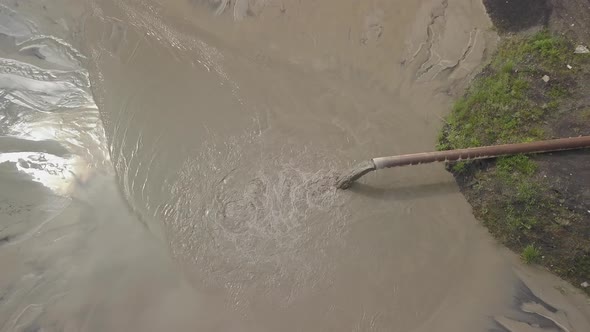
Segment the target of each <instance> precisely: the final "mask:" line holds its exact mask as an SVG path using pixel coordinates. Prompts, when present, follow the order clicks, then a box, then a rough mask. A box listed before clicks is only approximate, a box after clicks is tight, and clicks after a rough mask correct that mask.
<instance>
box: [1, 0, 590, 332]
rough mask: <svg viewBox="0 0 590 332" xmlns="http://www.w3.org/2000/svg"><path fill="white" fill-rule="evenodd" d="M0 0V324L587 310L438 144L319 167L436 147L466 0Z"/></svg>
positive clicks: (263, 327) (442, 325) (463, 30)
mask: <svg viewBox="0 0 590 332" xmlns="http://www.w3.org/2000/svg"><path fill="white" fill-rule="evenodd" d="M64 10H65V14H64ZM1 13H2V14H3V15H5V16H3V17H2V20H1V23H2V29H3V30H2V31H0V32H1V33H2V34H3V36H6V37H3V39H2V51H3V53H2V58H3V59H4V60H3V61H8V60H12V61H18V63H15V62H11V63H7V62H5V63H6V64H3V67H2V68H5V69H3V71H2V76H0V84H2V89H3V90H2V91H3V95H2V98H4V99H3V104H2V105H3V109H2V112H3V113H2V114H3V117H2V118H0V120H1V121H2V122H0V124H2V127H0V129H2V130H3V132H2V135H3V136H2V140H3V141H0V143H2V145H1V146H0V147H1V148H2V150H1V151H0V152H2V154H1V155H0V156H1V158H2V159H1V160H0V161H1V162H3V163H2V164H0V167H2V173H1V174H2V176H3V177H2V190H0V194H1V195H2V197H3V200H2V201H0V202H1V204H4V205H6V207H4V206H0V207H2V209H1V210H0V213H2V216H3V217H2V218H3V219H2V224H1V226H2V227H3V228H2V229H0V232H2V233H0V235H1V236H0V238H1V239H3V240H2V241H0V266H2V271H10V272H9V273H4V272H3V273H2V275H1V276H0V289H1V290H2V291H1V292H0V328H1V330H2V331H13V330H17V331H18V330H27V331H35V330H49V331H53V330H55V331H62V330H65V331H70V330H71V331H129V330H142V331H143V330H149V331H161V330H164V329H175V330H203V331H234V330H235V331H326V330H334V331H350V330H352V331H392V330H393V331H433V330H436V331H585V330H588V328H589V325H588V324H589V319H590V318H589V317H590V308H589V304H588V301H587V299H585V298H584V297H583V296H581V295H579V294H578V293H577V292H576V291H575V290H573V288H572V287H571V286H569V285H567V284H565V283H563V282H562V281H560V280H557V279H555V278H553V277H551V276H549V275H547V274H546V273H545V272H542V271H537V270H531V269H529V268H524V267H522V266H520V265H519V263H518V261H517V259H515V258H514V257H513V256H512V255H510V254H508V253H506V252H505V251H504V250H502V249H501V248H500V247H499V246H498V245H496V244H495V243H494V241H493V240H492V239H491V238H490V237H489V235H488V234H487V233H486V232H485V230H484V229H482V228H481V227H480V226H479V225H478V223H477V221H476V220H475V219H474V217H473V216H472V214H471V211H470V208H469V206H468V204H467V203H466V202H465V200H464V199H463V197H462V196H461V195H460V194H459V192H458V190H457V188H456V186H455V184H454V182H453V179H452V178H451V177H450V176H449V175H448V174H447V173H446V172H445V171H444V169H443V168H442V166H440V165H429V166H419V167H413V168H406V169H398V170H391V171H383V172H377V173H375V174H371V175H369V176H367V177H366V178H363V180H362V183H360V184H358V185H356V186H354V187H353V188H352V189H351V190H350V191H346V192H343V191H338V190H335V189H334V188H333V186H332V183H333V181H334V179H335V177H336V176H337V175H338V174H339V171H341V170H346V169H348V167H349V166H352V165H354V164H356V163H357V162H358V161H360V160H363V159H367V158H370V157H375V156H380V155H391V154H398V153H405V152H415V151H424V150H431V149H432V148H433V145H434V142H435V139H436V132H437V129H438V128H439V126H440V124H441V117H442V116H443V115H444V114H445V113H446V112H447V110H448V107H449V105H450V103H451V101H452V99H453V96H455V95H456V94H457V93H458V92H459V91H461V89H462V88H464V86H465V85H466V83H467V82H468V80H469V78H470V77H471V75H473V73H474V70H476V69H477V68H478V66H479V65H480V64H481V63H482V62H483V61H485V59H486V57H487V54H488V53H490V52H491V51H493V48H494V45H495V43H496V40H497V36H496V35H495V34H494V33H493V32H492V31H491V29H490V22H489V20H488V18H487V16H486V15H485V10H484V8H483V7H482V5H481V3H480V2H479V1H476V0H474V1H468V0H457V1H395V2H392V1H377V0H375V1H367V2H356V1H348V0H347V1H341V0H339V1H337V0H325V1H321V2H316V1H304V0H302V1H290V2H281V1H274V0H266V1H262V0H260V1H245V0H238V1H235V2H234V1H231V2H230V1H225V0H210V1H186V0H174V1H155V0H154V1H148V0H128V1H117V0H88V1H86V2H80V1H67V0H63V1H61V2H55V3H53V4H52V5H51V6H50V5H49V4H47V5H44V4H43V3H39V2H34V1H31V2H28V1H19V2H18V6H16V5H15V3H13V2H10V3H8V2H6V3H5V6H4V7H2V12H1ZM47 36H51V38H49V37H47ZM90 92H92V95H93V97H94V99H92V97H91V95H90ZM96 105H98V106H96ZM99 117H100V120H102V121H99ZM113 170H114V171H113ZM49 175H53V178H51V177H50V176H49ZM5 220H9V222H6V221H5Z"/></svg>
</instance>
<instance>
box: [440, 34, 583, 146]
mask: <svg viewBox="0 0 590 332" xmlns="http://www.w3.org/2000/svg"><path fill="white" fill-rule="evenodd" d="M574 60H575V58H574V57H573V53H572V52H571V47H570V46H569V44H568V43H567V42H566V41H565V40H564V39H562V38H560V37H552V36H551V35H550V34H549V33H548V32H545V31H543V32H540V33H538V34H536V35H535V36H533V37H532V38H529V39H523V38H518V37H512V38H509V39H507V40H506V41H505V42H504V44H503V45H501V47H500V49H499V50H498V54H497V56H496V57H495V58H494V60H493V61H492V62H491V63H490V65H489V66H488V67H487V68H486V69H485V70H484V71H483V72H482V73H481V75H480V76H479V77H478V78H477V79H476V81H475V82H474V83H473V85H472V87H471V89H469V91H468V92H467V93H466V95H465V96H464V97H462V98H461V99H459V100H458V101H457V102H456V104H455V106H454V107H453V111H452V113H451V115H450V116H449V117H448V118H447V125H446V126H445V128H444V129H443V132H442V135H441V139H440V140H439V144H438V149H440V150H449V149H458V148H467V147H475V146H482V145H493V144H501V143H514V142H525V141H532V140H537V139H540V138H543V137H545V136H546V134H545V129H544V121H545V120H547V119H549V118H551V117H554V116H555V115H556V107H557V105H558V103H559V101H560V100H561V99H562V98H564V97H566V96H567V95H568V93H567V91H568V89H567V83H568V82H564V78H565V77H564V76H567V75H568V74H569V73H568V71H569V69H568V68H567V64H573V63H574V62H575V61H574ZM545 75H547V76H548V77H549V81H548V82H544V81H543V80H542V78H543V77H544V76H545ZM566 81H567V80H566ZM533 89H534V90H539V92H540V93H539V94H538V95H531V94H530V93H528V92H530V91H531V90H533Z"/></svg>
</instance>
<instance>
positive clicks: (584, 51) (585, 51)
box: [574, 45, 590, 54]
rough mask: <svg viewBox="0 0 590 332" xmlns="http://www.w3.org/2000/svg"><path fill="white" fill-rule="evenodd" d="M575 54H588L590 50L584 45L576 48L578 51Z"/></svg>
mask: <svg viewBox="0 0 590 332" xmlns="http://www.w3.org/2000/svg"><path fill="white" fill-rule="evenodd" d="M574 53H575V54H588V53H590V50H589V49H588V47H586V46H584V45H578V46H576V50H575V51H574Z"/></svg>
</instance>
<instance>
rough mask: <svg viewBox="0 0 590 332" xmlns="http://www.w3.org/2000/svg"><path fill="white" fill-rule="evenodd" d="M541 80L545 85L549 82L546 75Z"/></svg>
mask: <svg viewBox="0 0 590 332" xmlns="http://www.w3.org/2000/svg"><path fill="white" fill-rule="evenodd" d="M542 80H543V82H545V83H547V82H549V76H547V75H545V76H543V78H542Z"/></svg>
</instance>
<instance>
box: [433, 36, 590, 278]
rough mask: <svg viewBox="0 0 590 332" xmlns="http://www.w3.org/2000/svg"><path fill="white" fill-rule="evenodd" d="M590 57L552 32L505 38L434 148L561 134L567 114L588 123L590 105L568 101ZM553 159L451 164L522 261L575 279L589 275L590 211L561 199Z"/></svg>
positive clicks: (478, 211)
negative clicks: (574, 207) (570, 104)
mask: <svg viewBox="0 0 590 332" xmlns="http://www.w3.org/2000/svg"><path fill="white" fill-rule="evenodd" d="M589 58H590V57H588V56H579V55H575V54H574V53H573V45H572V44H570V43H569V42H568V41H567V40H565V39H564V38H563V37H560V36H557V37H556V36H552V35H551V34H550V33H549V32H547V31H542V32H539V33H537V34H535V35H533V36H529V37H519V36H516V37H505V39H504V41H503V42H502V44H501V45H500V47H499V49H498V52H497V54H496V55H495V56H494V57H493V59H492V60H491V62H490V63H489V65H488V66H487V67H486V68H485V69H484V70H483V71H482V72H481V73H480V74H479V75H478V76H477V77H476V79H475V80H474V82H473V83H472V85H471V87H470V88H469V89H468V90H467V92H466V93H465V95H464V96H463V97H461V98H460V99H459V100H458V101H457V102H456V103H455V105H454V107H453V109H452V112H451V113H450V115H449V116H448V117H447V119H446V124H445V125H444V127H443V129H442V131H441V133H440V135H439V141H438V145H437V148H438V149H439V150H449V149H459V148H467V147H476V146H483V145H494V144H505V143H519V142H527V141H533V140H538V139H547V138H551V137H555V136H558V135H559V134H556V132H555V126H557V125H556V124H557V123H559V121H561V120H563V119H570V120H571V121H577V123H579V124H581V125H579V127H580V126H581V127H583V126H584V123H587V121H586V120H587V119H588V118H589V115H588V114H590V111H588V110H587V109H580V110H578V111H576V112H577V113H575V112H573V111H572V110H571V108H568V107H564V106H563V105H564V101H566V100H568V99H571V97H572V96H573V95H572V94H573V92H574V91H577V90H576V89H577V86H576V84H577V83H576V82H577V79H578V77H580V75H582V74H584V75H588V74H589V73H590V70H589V69H588V68H590V60H589ZM568 65H569V66H571V69H570V67H568ZM544 76H547V77H548V78H549V79H548V80H547V77H545V79H543V78H544ZM576 119H577V120H576ZM552 125H553V126H552ZM548 165H550V164H549V163H548V162H546V156H535V155H532V156H531V155H516V156H508V157H502V158H498V159H497V160H493V161H474V162H465V161H463V162H459V163H454V164H451V165H450V167H449V170H450V171H451V172H453V174H454V175H455V177H456V178H457V180H458V183H459V184H460V185H461V188H462V191H463V193H464V194H465V196H466V197H467V199H468V200H469V202H470V203H471V205H472V206H473V208H474V213H475V215H476V216H477V217H478V218H479V219H480V220H482V222H483V223H484V225H485V226H486V227H487V228H488V229H489V230H490V232H491V233H492V234H493V235H494V236H495V237H496V238H498V239H499V240H500V241H502V242H503V243H504V244H506V245H507V246H508V247H510V248H511V249H513V250H514V251H515V252H520V253H521V257H522V259H523V261H524V262H526V263H535V262H539V263H542V264H544V265H545V266H547V267H548V268H550V269H551V270H553V271H554V272H556V273H557V274H559V275H561V276H562V277H565V278H568V279H570V280H572V281H574V283H576V282H578V281H579V280H581V279H583V278H587V276H588V275H590V236H589V235H590V234H587V230H588V228H587V227H586V226H584V223H583V222H581V221H582V220H584V218H587V216H585V215H582V214H580V211H574V210H571V209H570V208H569V207H568V206H567V205H566V204H564V203H565V201H566V199H565V197H563V194H562V192H561V191H560V190H559V189H561V188H560V187H559V186H560V185H561V184H560V182H559V181H560V179H559V178H558V177H556V176H551V172H552V171H551V169H548V167H549V166H548ZM547 174H549V175H550V176H547ZM556 188H557V189H556ZM583 212H586V211H583ZM584 232H586V234H585V233H584ZM531 243H534V244H535V245H532V244H531ZM541 252H543V255H544V259H543V260H540V257H541ZM578 284H579V283H578Z"/></svg>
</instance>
